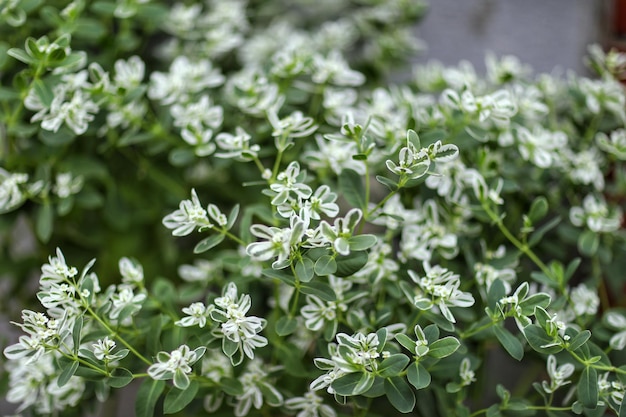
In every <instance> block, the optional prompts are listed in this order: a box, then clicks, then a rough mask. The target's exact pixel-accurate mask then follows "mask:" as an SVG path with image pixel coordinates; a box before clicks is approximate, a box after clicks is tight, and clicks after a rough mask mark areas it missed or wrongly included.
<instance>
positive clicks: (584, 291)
mask: <svg viewBox="0 0 626 417" xmlns="http://www.w3.org/2000/svg"><path fill="white" fill-rule="evenodd" d="M570 299H571V301H572V306H573V307H574V311H575V312H576V316H582V315H583V314H588V315H595V314H596V313H597V312H598V307H599V306H600V297H598V293H597V292H596V291H595V290H592V289H590V288H589V287H587V286H586V285H585V284H580V285H578V286H577V287H575V288H574V289H573V290H572V291H571V293H570Z"/></svg>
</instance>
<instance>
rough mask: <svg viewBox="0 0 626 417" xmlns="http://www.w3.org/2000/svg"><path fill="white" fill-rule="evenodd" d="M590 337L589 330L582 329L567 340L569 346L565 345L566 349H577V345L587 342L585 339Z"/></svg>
mask: <svg viewBox="0 0 626 417" xmlns="http://www.w3.org/2000/svg"><path fill="white" fill-rule="evenodd" d="M590 337H591V332H590V331H589V330H583V331H582V332H580V333H578V334H577V335H576V336H574V337H573V338H572V339H571V340H570V341H569V346H568V347H567V349H568V350H570V351H574V350H576V349H578V348H579V347H581V346H582V345H584V344H585V343H587V340H589V338H590Z"/></svg>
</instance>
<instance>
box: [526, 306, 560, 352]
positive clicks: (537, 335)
mask: <svg viewBox="0 0 626 417" xmlns="http://www.w3.org/2000/svg"><path fill="white" fill-rule="evenodd" d="M537 310H538V309H537ZM524 337H526V340H527V341H528V344H529V345H530V346H531V347H532V348H533V349H534V350H535V351H537V352H539V353H545V354H554V353H557V352H560V351H562V350H563V348H562V347H561V346H550V347H544V346H545V345H548V344H550V343H553V342H554V340H553V339H552V338H551V337H550V336H548V335H547V334H546V332H545V330H543V329H542V328H541V327H539V326H537V325H536V324H530V325H528V326H526V327H524Z"/></svg>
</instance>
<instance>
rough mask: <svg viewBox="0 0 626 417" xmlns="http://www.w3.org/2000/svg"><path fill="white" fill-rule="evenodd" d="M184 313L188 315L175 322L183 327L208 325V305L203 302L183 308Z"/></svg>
mask: <svg viewBox="0 0 626 417" xmlns="http://www.w3.org/2000/svg"><path fill="white" fill-rule="evenodd" d="M183 313H185V314H187V315H188V316H187V317H185V318H183V319H181V320H178V321H177V322H176V323H174V324H175V325H177V326H181V327H191V326H195V325H198V326H199V327H204V326H206V319H207V316H208V314H209V312H208V311H207V308H206V306H205V305H204V304H203V303H201V302H196V303H192V304H191V305H190V306H189V307H185V308H183Z"/></svg>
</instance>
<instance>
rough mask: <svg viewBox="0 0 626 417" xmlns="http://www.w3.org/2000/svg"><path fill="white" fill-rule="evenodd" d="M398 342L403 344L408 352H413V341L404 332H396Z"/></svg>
mask: <svg viewBox="0 0 626 417" xmlns="http://www.w3.org/2000/svg"><path fill="white" fill-rule="evenodd" d="M395 338H396V340H397V341H398V343H400V344H401V345H402V346H404V347H405V348H406V349H407V350H408V351H409V352H411V353H415V341H414V340H413V339H411V338H410V337H409V336H407V335H405V334H404V333H398V334H397V335H396V336H395Z"/></svg>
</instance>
